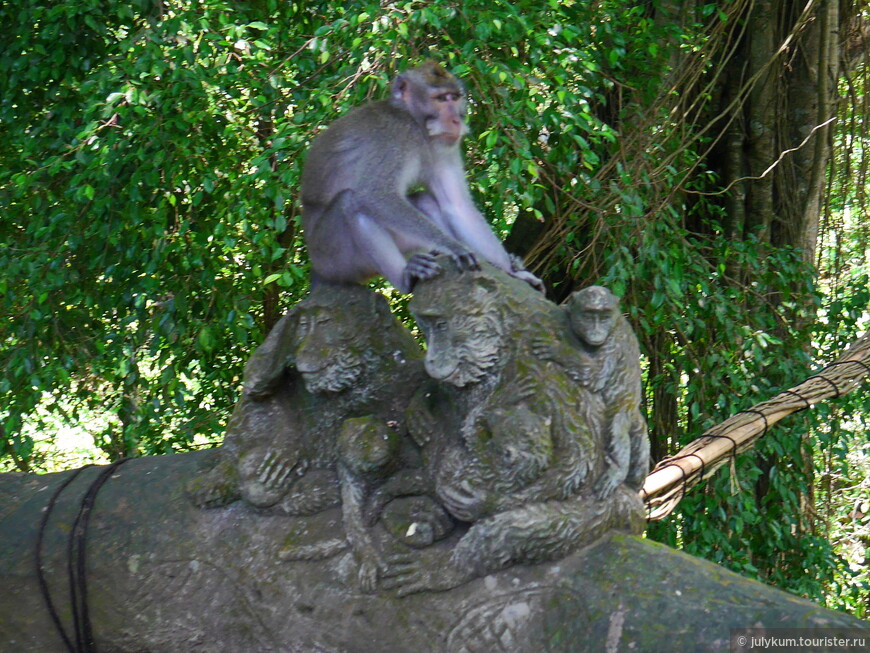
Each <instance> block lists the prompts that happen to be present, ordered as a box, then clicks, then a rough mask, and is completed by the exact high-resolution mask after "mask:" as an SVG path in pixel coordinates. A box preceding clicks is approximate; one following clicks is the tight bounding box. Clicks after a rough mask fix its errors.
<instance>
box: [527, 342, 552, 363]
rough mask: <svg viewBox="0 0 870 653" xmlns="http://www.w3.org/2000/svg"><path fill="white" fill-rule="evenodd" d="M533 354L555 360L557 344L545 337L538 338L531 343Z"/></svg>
mask: <svg viewBox="0 0 870 653" xmlns="http://www.w3.org/2000/svg"><path fill="white" fill-rule="evenodd" d="M531 345H532V346H531V349H532V354H533V355H534V356H535V357H536V358H540V359H541V360H548V361H551V360H555V359H556V346H555V345H554V344H553V343H552V342H551V341H549V340H547V339H545V338H536V339H534V340H532V343H531Z"/></svg>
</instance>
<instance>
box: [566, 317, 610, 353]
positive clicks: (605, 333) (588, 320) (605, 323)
mask: <svg viewBox="0 0 870 653" xmlns="http://www.w3.org/2000/svg"><path fill="white" fill-rule="evenodd" d="M615 323H616V314H615V312H614V311H613V310H612V309H606V310H594V309H575V310H573V311H571V330H572V331H574V333H575V334H576V335H577V337H578V338H580V339H581V340H583V342H585V343H586V344H587V345H589V346H590V347H600V346H601V345H603V344H604V343H605V342H606V341H607V338H608V337H609V336H610V332H611V331H612V330H613V325H614V324H615Z"/></svg>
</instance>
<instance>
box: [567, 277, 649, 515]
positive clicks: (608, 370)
mask: <svg viewBox="0 0 870 653" xmlns="http://www.w3.org/2000/svg"><path fill="white" fill-rule="evenodd" d="M565 311H566V312H567V314H568V321H569V323H570V325H571V331H572V332H573V334H574V335H575V336H576V337H577V339H578V341H579V342H578V343H577V344H578V345H579V346H577V347H575V348H571V349H569V350H568V352H567V353H564V354H562V356H563V358H562V360H566V361H571V369H570V370H569V371H568V373H569V375H570V376H571V377H572V378H573V379H574V380H575V381H577V382H578V383H580V384H581V385H582V386H584V387H585V388H587V389H588V390H591V391H592V392H598V393H600V394H601V396H602V398H603V399H604V412H605V433H604V447H605V461H606V463H605V470H604V472H603V473H602V474H601V476H600V478H599V479H598V481H597V482H596V483H595V493H596V495H598V496H599V497H600V498H603V497H607V496H609V495H610V494H611V493H612V492H613V491H614V489H616V487H617V486H619V485H620V484H622V483H625V484H626V485H627V486H628V487H629V488H631V489H632V490H638V489H640V487H641V485H643V481H644V479H645V478H646V475H647V472H648V471H649V439H648V438H647V432H646V421H645V420H644V417H643V413H642V411H641V406H640V403H641V396H642V389H641V378H640V365H639V363H638V360H639V358H640V351H639V348H638V344H637V338H636V337H635V335H634V333H633V332H632V330H631V326H630V325H629V324H628V320H626V319H625V317H623V315H622V313H620V311H619V298H618V297H616V296H615V295H614V294H613V293H611V292H610V291H609V290H608V289H607V288H604V287H603V286H590V287H588V288H584V289H583V290H579V291H577V292H575V293H573V294H572V295H571V296H570V297H569V298H568V301H567V302H566V303H565Z"/></svg>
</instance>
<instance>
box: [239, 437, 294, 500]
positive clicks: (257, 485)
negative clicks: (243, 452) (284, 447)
mask: <svg viewBox="0 0 870 653" xmlns="http://www.w3.org/2000/svg"><path fill="white" fill-rule="evenodd" d="M261 454H262V451H259V450H255V451H252V452H250V453H249V454H248V455H247V456H245V457H244V458H243V459H242V461H241V463H240V465H239V476H240V478H241V489H242V497H243V498H244V500H245V501H247V502H248V503H250V504H251V505H254V506H257V507H260V508H265V507H268V506H272V505H274V504H275V503H277V502H278V501H279V500H280V499H281V497H283V496H284V495H285V494H287V491H288V490H289V488H290V486H291V485H292V483H293V481H294V480H295V477H294V476H293V470H294V469H295V467H296V463H297V462H298V457H297V456H296V455H293V456H284V455H282V453H279V452H277V451H275V450H274V449H269V450H267V451H266V452H265V455H263V456H262V458H261V457H260V455H261Z"/></svg>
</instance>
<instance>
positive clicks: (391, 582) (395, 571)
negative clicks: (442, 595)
mask: <svg viewBox="0 0 870 653" xmlns="http://www.w3.org/2000/svg"><path fill="white" fill-rule="evenodd" d="M441 558H442V559H441V560H437V561H435V560H432V559H431V556H430V557H429V558H427V559H426V561H425V563H424V562H423V559H422V558H420V557H418V556H414V555H407V554H398V555H394V556H392V557H391V558H389V560H388V561H387V563H388V567H387V570H386V571H385V572H384V575H383V578H382V579H381V583H380V587H381V589H383V590H395V592H396V595H397V596H399V597H403V596H408V595H409V594H417V593H418V592H427V591H428V592H444V591H447V590H449V589H453V588H454V587H459V586H460V585H464V584H465V583H467V582H468V581H470V580H471V579H472V578H473V576H472V575H470V574H468V573H467V572H464V571H462V570H461V569H459V568H458V567H457V566H456V565H454V564H453V563H452V561H451V559H450V552H449V551H445V552H443V553H442V555H441Z"/></svg>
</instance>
